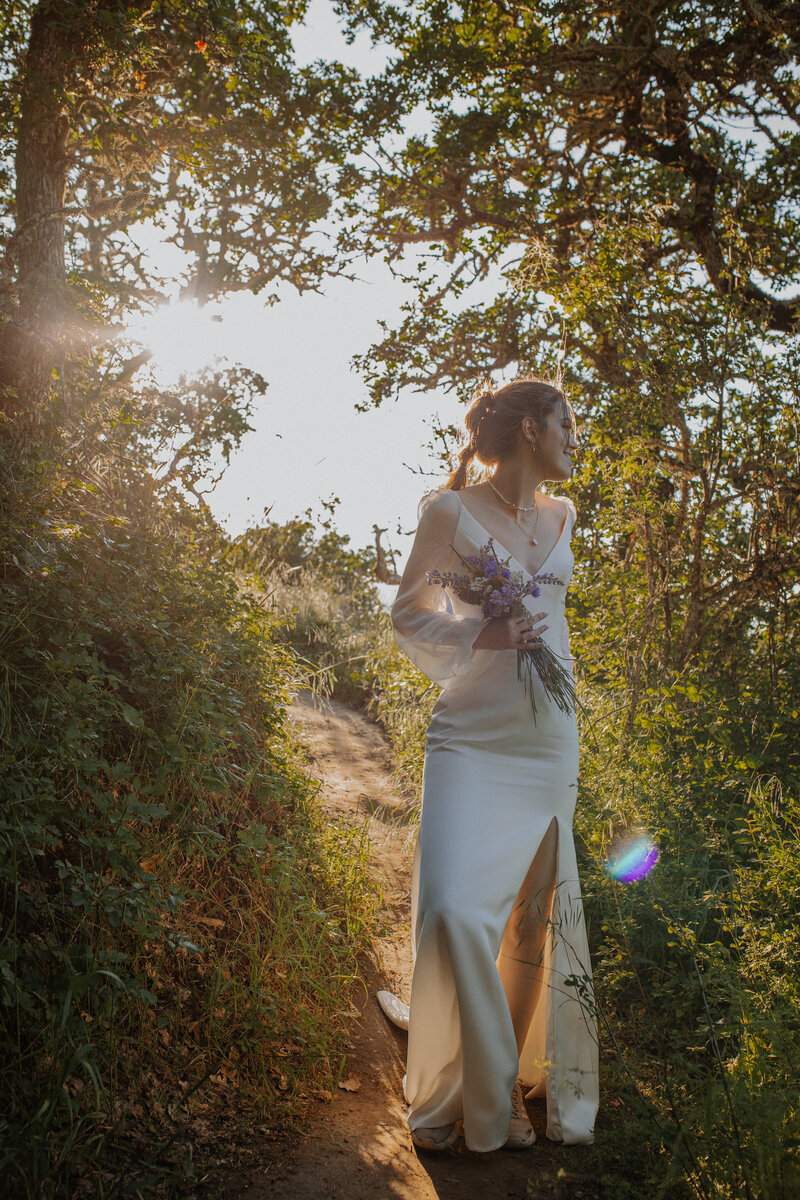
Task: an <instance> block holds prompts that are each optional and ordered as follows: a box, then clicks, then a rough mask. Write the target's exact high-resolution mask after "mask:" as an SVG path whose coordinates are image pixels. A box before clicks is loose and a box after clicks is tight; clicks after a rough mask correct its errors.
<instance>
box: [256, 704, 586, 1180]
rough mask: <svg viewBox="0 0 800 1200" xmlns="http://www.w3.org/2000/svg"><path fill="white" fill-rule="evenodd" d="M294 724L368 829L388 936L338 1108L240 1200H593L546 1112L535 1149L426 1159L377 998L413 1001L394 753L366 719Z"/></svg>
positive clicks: (305, 717) (401, 1046) (341, 808)
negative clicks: (412, 1132) (555, 1139)
mask: <svg viewBox="0 0 800 1200" xmlns="http://www.w3.org/2000/svg"><path fill="white" fill-rule="evenodd" d="M293 717H294V720H295V722H296V723H297V725H298V727H299V732H300V734H301V737H302V740H303V742H304V743H305V745H306V746H307V748H308V751H309V755H310V757H311V763H312V770H313V771H314V773H315V774H316V776H317V777H318V778H319V779H320V780H321V783H322V790H321V797H320V798H321V802H322V804H323V807H324V809H325V811H326V813H327V814H328V816H329V818H330V819H331V820H332V821H348V822H356V823H358V824H359V825H362V824H363V823H364V821H368V832H369V840H370V844H371V863H372V869H373V872H374V874H375V876H376V878H377V879H378V880H379V881H380V884H381V886H382V889H383V906H384V913H385V917H386V929H387V934H386V936H385V937H382V938H380V939H379V941H378V943H377V944H376V947H375V950H376V962H377V965H376V967H375V969H374V972H373V974H372V977H371V978H368V979H367V980H366V983H367V990H366V991H365V992H364V993H363V994H362V995H361V996H360V997H356V1001H355V1002H356V1004H360V1006H361V1016H360V1018H359V1020H358V1021H357V1022H356V1023H355V1024H354V1026H353V1028H352V1034H351V1039H350V1045H349V1047H348V1054H347V1066H346V1069H345V1071H344V1073H343V1076H342V1078H343V1080H346V1079H352V1080H355V1081H357V1082H358V1084H359V1086H358V1090H356V1091H344V1090H341V1089H340V1090H339V1091H338V1093H337V1095H336V1097H334V1101H333V1103H332V1104H319V1105H318V1106H316V1107H315V1108H314V1109H313V1110H312V1112H311V1113H310V1116H309V1119H308V1123H307V1125H306V1127H305V1130H304V1133H303V1134H302V1135H301V1137H300V1138H299V1139H298V1140H297V1142H296V1143H294V1144H292V1145H291V1147H290V1148H287V1151H286V1153H285V1155H284V1157H283V1159H282V1161H281V1162H280V1164H279V1163H276V1162H272V1163H271V1164H270V1166H269V1168H268V1170H266V1171H265V1173H264V1175H263V1176H260V1175H259V1173H258V1172H256V1173H251V1174H250V1177H249V1182H248V1184H247V1185H246V1186H245V1187H244V1188H243V1189H242V1190H241V1191H239V1192H238V1196H239V1200H312V1198H313V1200H327V1198H328V1197H336V1200H544V1198H545V1197H547V1198H552V1200H594V1198H595V1197H596V1196H597V1190H596V1185H595V1184H594V1182H593V1180H592V1173H593V1155H592V1151H591V1148H587V1147H580V1146H579V1147H568V1148H565V1147H563V1146H559V1145H554V1144H553V1143H552V1142H547V1141H546V1139H545V1136H544V1119H545V1114H544V1109H543V1108H542V1107H540V1106H538V1105H537V1104H535V1103H534V1104H531V1105H530V1106H529V1112H530V1115H531V1120H532V1122H533V1125H534V1128H535V1129H536V1133H537V1138H538V1139H539V1140H538V1141H537V1144H536V1146H535V1147H534V1148H533V1149H532V1150H529V1151H525V1152H520V1153H516V1154H511V1153H506V1152H503V1151H495V1152H494V1153H492V1154H473V1153H472V1152H470V1151H469V1150H467V1149H466V1148H465V1147H464V1145H463V1142H459V1143H458V1144H457V1146H456V1147H455V1148H454V1150H452V1151H450V1152H448V1153H445V1154H429V1153H425V1152H418V1151H417V1150H416V1149H415V1148H414V1146H413V1145H412V1142H411V1138H410V1136H409V1132H408V1128H407V1126H406V1124H405V1118H404V1113H405V1103H404V1100H403V1089H402V1077H403V1071H404V1069H405V1051H406V1035H405V1034H404V1033H402V1032H401V1031H400V1030H398V1029H395V1028H394V1027H393V1026H392V1025H390V1024H389V1022H388V1021H387V1020H386V1018H385V1017H384V1015H383V1013H382V1012H381V1010H380V1008H379V1007H378V1004H377V1001H376V1000H375V992H376V991H377V990H378V988H381V987H385V988H388V989H389V990H390V991H393V992H396V993H397V994H398V995H400V996H401V997H402V998H403V999H404V1000H407V999H408V995H409V990H410V982H411V948H410V941H409V908H410V905H409V891H410V883H411V859H412V853H413V839H414V831H413V828H410V827H409V825H408V824H404V823H403V820H402V818H403V811H404V804H403V803H402V802H401V801H400V800H399V799H398V797H397V796H396V795H395V793H394V792H393V790H392V786H391V781H390V776H391V761H390V756H389V750H388V746H387V744H386V741H385V739H384V738H383V736H382V734H381V732H380V731H379V730H378V728H377V727H376V726H375V725H374V724H373V723H372V722H371V721H369V720H368V719H367V718H366V717H364V716H363V715H362V714H360V713H357V712H354V711H352V710H351V709H348V708H346V707H345V706H344V705H341V704H338V703H336V702H335V701H326V700H319V699H318V700H316V701H314V700H313V699H312V698H311V697H310V696H301V697H300V698H299V699H298V702H297V703H296V704H295V705H294V708H293Z"/></svg>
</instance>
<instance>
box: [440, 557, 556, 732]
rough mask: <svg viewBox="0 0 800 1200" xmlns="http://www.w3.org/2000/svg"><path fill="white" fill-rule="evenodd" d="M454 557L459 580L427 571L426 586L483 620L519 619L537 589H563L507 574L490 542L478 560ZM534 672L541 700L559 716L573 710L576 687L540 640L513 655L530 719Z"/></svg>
mask: <svg viewBox="0 0 800 1200" xmlns="http://www.w3.org/2000/svg"><path fill="white" fill-rule="evenodd" d="M453 550H454V552H455V553H456V554H458V557H459V559H460V560H461V562H462V563H463V564H464V566H465V567H466V572H465V573H464V574H459V573H458V572H457V571H427V572H426V578H427V580H428V583H429V584H431V586H434V587H437V586H438V587H443V588H450V590H451V591H452V592H454V593H455V595H456V596H458V598H459V600H463V601H464V603H465V604H476V605H478V606H479V607H480V609H481V612H482V613H483V615H484V617H506V616H511V617H521V616H523V615H525V613H526V610H525V607H524V605H523V603H522V601H523V600H524V598H525V597H526V596H534V597H536V596H539V595H540V594H541V588H540V586H539V585H540V584H556V585H557V586H558V587H563V586H564V584H563V582H562V581H561V580H560V579H557V578H556V576H555V575H533V576H531V577H530V578H529V579H528V580H527V581H524V580H523V577H522V572H521V571H512V570H511V568H510V566H509V562H510V558H511V556H510V555H509V557H508V558H501V557H500V555H499V554H498V553H497V551H496V550H495V548H494V543H493V541H492V539H491V538H489V541H488V542H487V543H486V545H485V546H481V548H480V550H479V551H478V553H477V554H467V555H463V554H459V553H458V551H457V550H456V549H455V547H453ZM533 671H535V672H536V674H537V675H538V676H539V679H540V680H541V682H542V685H543V687H544V692H545V695H546V696H547V697H548V699H550V700H552V702H553V703H554V704H556V705H557V706H558V708H560V709H561V711H562V712H564V713H571V712H573V711H574V709H575V684H574V683H573V680H572V676H571V675H570V673H569V671H567V670H566V668H565V667H564V665H563V663H562V662H561V661H560V659H559V657H558V655H556V654H554V653H553V651H552V650H551V649H550V647H549V646H548V645H546V643H545V642H543V641H542V640H541V639H539V640H538V641H537V642H534V643H532V644H531V646H530V647H529V648H526V649H525V650H517V679H519V680H520V681H521V682H522V684H523V686H524V688H525V694H526V695H527V696H528V698H529V699H530V702H531V713H532V714H533V719H534V721H535V720H536V700H535V697H534V689H533Z"/></svg>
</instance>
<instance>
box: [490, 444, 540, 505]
mask: <svg viewBox="0 0 800 1200" xmlns="http://www.w3.org/2000/svg"><path fill="white" fill-rule="evenodd" d="M492 483H493V484H494V486H495V487H496V488H497V490H498V491H499V492H502V493H503V495H504V496H505V498H506V500H508V501H510V502H511V503H512V504H518V505H519V506H520V507H521V508H532V507H533V505H534V504H535V502H536V492H537V489H538V488H539V486H540V485H541V484H542V483H544V476H543V475H541V474H540V473H539V472H538V471H537V470H536V466H535V464H534V463H533V462H531V458H530V454H527V455H526V456H525V459H524V460H522V461H520V459H518V458H517V456H516V455H515V456H514V458H512V459H506V460H505V461H504V462H502V463H498V465H497V468H496V470H495V472H494V474H493V475H492Z"/></svg>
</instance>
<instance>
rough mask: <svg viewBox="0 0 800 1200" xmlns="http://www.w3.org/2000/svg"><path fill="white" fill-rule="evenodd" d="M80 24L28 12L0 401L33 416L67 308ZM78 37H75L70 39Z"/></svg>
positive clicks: (46, 386)
mask: <svg viewBox="0 0 800 1200" xmlns="http://www.w3.org/2000/svg"><path fill="white" fill-rule="evenodd" d="M83 37H84V34H83V30H80V31H79V30H77V29H75V28H70V27H69V21H68V17H67V16H66V14H65V13H64V11H63V10H61V13H60V15H59V6H58V5H52V4H43V5H41V6H40V7H39V8H37V9H36V11H35V12H34V14H33V17H32V20H31V34H30V40H29V42H28V49H27V52H26V56H25V64H24V67H23V70H22V75H21V80H20V121H19V134H18V141H17V153H16V163H15V166H16V218H17V224H16V231H15V233H14V238H13V241H12V244H11V254H12V257H13V259H14V261H15V264H16V283H17V294H16V299H17V306H16V309H15V311H14V312H13V313H11V314H9V319H8V321H7V323H6V324H5V325H4V326H3V330H2V337H0V406H2V408H3V409H4V410H5V411H6V412H7V413H10V414H12V415H13V414H17V413H20V414H24V415H25V417H26V418H27V421H30V422H35V421H36V420H37V417H38V416H39V414H40V413H41V411H42V409H43V407H44V405H45V404H46V402H47V399H48V395H49V391H50V384H51V380H52V376H53V369H54V367H55V366H56V365H57V363H58V362H60V360H61V358H62V345H63V337H64V314H65V308H66V304H65V300H66V297H65V291H66V284H65V260H64V217H65V214H64V197H65V192H66V181H67V138H68V134H69V119H68V116H67V107H66V92H67V87H66V78H67V76H68V75H69V74H72V73H73V72H74V67H75V54H76V51H77V50H78V49H79V45H80V43H81V42H82V41H83ZM76 43H77V44H76Z"/></svg>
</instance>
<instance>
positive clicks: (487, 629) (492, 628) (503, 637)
mask: <svg viewBox="0 0 800 1200" xmlns="http://www.w3.org/2000/svg"><path fill="white" fill-rule="evenodd" d="M546 616H547V613H536V614H535V615H534V616H532V617H531V616H528V614H527V613H525V614H524V615H523V616H521V617H492V619H491V621H489V622H487V624H486V625H484V627H483V629H482V630H481V631H480V633H479V634H478V636H477V637H476V639H475V641H474V642H473V643H472V648H473V650H529V649H530V648H531V646H532V645H535V644H536V642H537V641H538V640H539V638H540V637H541V635H542V634H543V633H544V631H545V629H549V628H550V626H549V625H539V624H537V622H539V621H541V620H542V619H543V618H544V617H546Z"/></svg>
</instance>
